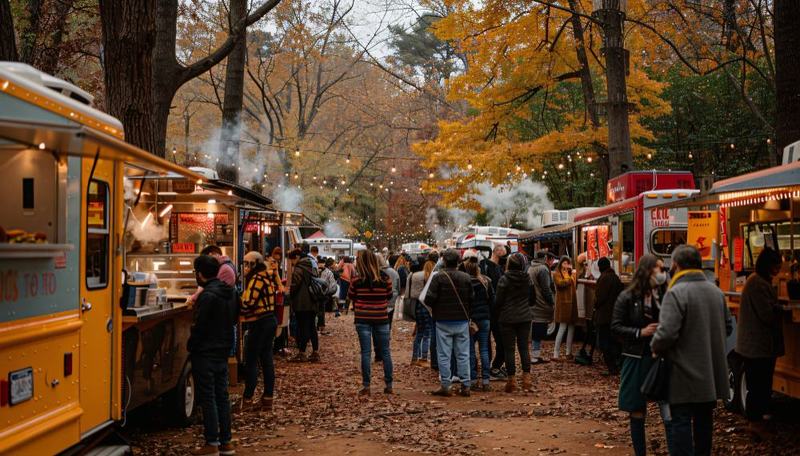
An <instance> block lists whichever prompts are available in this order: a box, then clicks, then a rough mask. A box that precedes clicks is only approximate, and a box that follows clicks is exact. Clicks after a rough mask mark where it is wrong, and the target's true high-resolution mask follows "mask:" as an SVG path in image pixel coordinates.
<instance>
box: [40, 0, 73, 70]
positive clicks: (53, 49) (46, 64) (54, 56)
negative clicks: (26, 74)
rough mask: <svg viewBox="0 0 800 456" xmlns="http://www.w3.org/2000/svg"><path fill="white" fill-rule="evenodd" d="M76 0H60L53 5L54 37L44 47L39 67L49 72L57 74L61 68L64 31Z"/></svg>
mask: <svg viewBox="0 0 800 456" xmlns="http://www.w3.org/2000/svg"><path fill="white" fill-rule="evenodd" d="M73 3H74V0H59V1H57V2H56V3H55V5H54V6H53V8H54V10H55V11H54V12H53V16H54V19H53V23H54V24H55V25H54V26H53V28H54V30H53V32H52V38H51V40H50V42H49V43H47V46H45V47H44V49H42V52H41V55H40V57H39V65H38V67H39V69H40V70H42V71H44V72H45V73H48V74H55V73H56V72H57V71H58V68H59V58H60V56H61V44H62V43H63V41H64V31H65V30H66V28H67V19H68V18H69V15H70V12H71V11H72V5H73Z"/></svg>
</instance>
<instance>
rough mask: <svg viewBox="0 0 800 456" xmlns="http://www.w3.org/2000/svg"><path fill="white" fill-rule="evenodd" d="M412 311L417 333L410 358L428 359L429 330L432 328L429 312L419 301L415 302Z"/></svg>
mask: <svg viewBox="0 0 800 456" xmlns="http://www.w3.org/2000/svg"><path fill="white" fill-rule="evenodd" d="M414 312H415V314H414V315H415V317H416V319H417V334H415V335H414V347H413V351H412V352H411V359H428V350H429V349H430V343H431V330H432V329H433V328H432V327H433V321H432V320H431V314H430V312H428V309H426V308H425V306H423V305H422V304H420V302H419V301H417V302H416V306H415V310H414Z"/></svg>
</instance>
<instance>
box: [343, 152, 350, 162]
mask: <svg viewBox="0 0 800 456" xmlns="http://www.w3.org/2000/svg"><path fill="white" fill-rule="evenodd" d="M344 161H345V162H347V163H350V152H348V153H347V158H346V159H345V160H344Z"/></svg>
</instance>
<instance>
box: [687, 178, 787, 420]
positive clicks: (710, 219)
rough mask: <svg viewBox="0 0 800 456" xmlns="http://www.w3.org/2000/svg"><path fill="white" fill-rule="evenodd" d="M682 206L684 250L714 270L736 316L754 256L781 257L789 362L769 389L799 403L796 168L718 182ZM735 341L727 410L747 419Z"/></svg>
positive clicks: (779, 367)
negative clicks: (685, 212)
mask: <svg viewBox="0 0 800 456" xmlns="http://www.w3.org/2000/svg"><path fill="white" fill-rule="evenodd" d="M680 204H681V205H683V206H684V207H688V208H689V220H688V233H687V243H689V244H690V245H695V246H696V247H698V249H700V251H701V253H702V255H703V260H704V265H705V266H706V267H707V268H709V269H714V271H715V274H716V277H717V280H718V281H719V286H720V288H721V289H722V290H723V291H724V292H725V294H726V296H727V297H728V305H729V307H730V309H731V313H732V314H733V315H734V316H738V310H739V302H740V298H741V292H742V288H744V283H745V280H746V279H747V276H748V275H749V274H752V273H753V272H754V270H755V263H756V258H757V257H758V255H759V253H761V251H762V250H763V249H764V248H765V247H770V248H772V249H774V250H776V251H778V252H779V253H780V254H781V256H782V258H783V267H782V269H781V273H780V274H779V276H778V277H777V278H776V279H775V282H774V285H775V287H777V290H778V298H779V301H780V304H781V306H782V308H783V336H784V343H785V347H786V354H785V355H784V356H782V357H780V358H778V360H777V363H776V367H775V376H774V380H773V384H772V387H773V390H774V391H776V392H779V393H782V394H785V395H787V396H790V397H794V398H800V296H796V295H795V296H790V293H789V289H790V287H789V281H790V280H791V277H790V270H791V268H792V265H796V264H797V263H798V261H800V162H795V163H790V164H786V165H782V166H776V167H773V168H769V169H764V170H761V171H756V172H753V173H749V174H744V175H741V176H737V177H733V178H730V179H726V180H722V181H719V182H716V183H715V184H714V185H713V187H712V188H711V190H710V191H709V192H707V193H706V194H704V195H701V196H698V197H695V198H693V199H692V200H689V201H687V202H682V203H680ZM735 338H736V334H734V335H732V337H731V340H730V341H729V346H730V347H729V348H730V349H731V351H730V353H729V356H728V367H729V382H730V394H729V397H728V400H727V401H726V405H728V407H729V408H731V409H736V410H739V411H744V409H745V405H746V397H747V378H746V377H745V375H744V370H743V369H742V363H741V359H740V358H739V356H738V355H737V353H736V352H735V350H734V344H735Z"/></svg>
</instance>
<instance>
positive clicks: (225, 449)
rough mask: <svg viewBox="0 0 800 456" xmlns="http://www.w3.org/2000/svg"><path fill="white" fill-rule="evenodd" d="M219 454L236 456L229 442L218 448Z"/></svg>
mask: <svg viewBox="0 0 800 456" xmlns="http://www.w3.org/2000/svg"><path fill="white" fill-rule="evenodd" d="M219 454H221V455H223V456H232V455H234V454H236V449H235V448H234V447H233V444H232V443H230V442H228V443H223V444H222V445H220V446H219Z"/></svg>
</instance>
